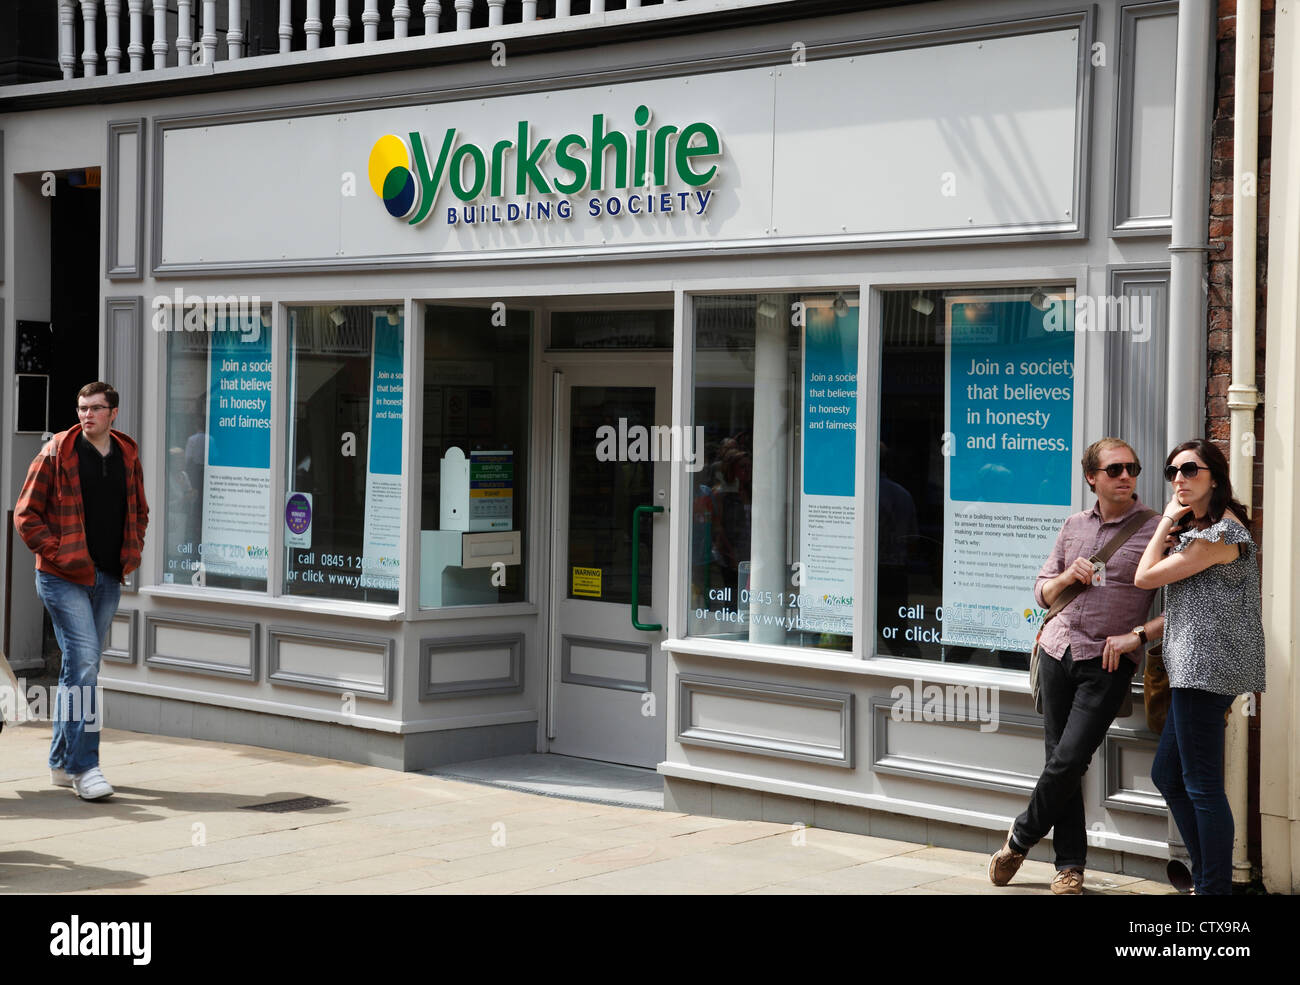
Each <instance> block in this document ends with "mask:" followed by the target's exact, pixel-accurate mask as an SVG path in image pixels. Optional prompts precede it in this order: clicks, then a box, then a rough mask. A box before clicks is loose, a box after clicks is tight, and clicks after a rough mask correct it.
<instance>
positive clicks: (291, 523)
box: [284, 493, 311, 547]
mask: <svg viewBox="0 0 1300 985" xmlns="http://www.w3.org/2000/svg"><path fill="white" fill-rule="evenodd" d="M284 546H285V547H311V493H289V495H288V496H287V497H286V499H285V502H284Z"/></svg>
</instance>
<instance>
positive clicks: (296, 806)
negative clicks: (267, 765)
mask: <svg viewBox="0 0 1300 985" xmlns="http://www.w3.org/2000/svg"><path fill="white" fill-rule="evenodd" d="M335 803H336V801H333V800H324V799H322V798H320V797H294V798H293V799H292V800H273V801H271V802H270V803H269V804H248V805H247V806H244V807H241V808H240V810H241V811H270V812H271V813H272V814H287V813H288V812H290V811H310V810H314V809H315V808H317V807H332V806H333V805H334V804H335Z"/></svg>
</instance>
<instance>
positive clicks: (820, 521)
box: [797, 305, 858, 636]
mask: <svg viewBox="0 0 1300 985" xmlns="http://www.w3.org/2000/svg"><path fill="white" fill-rule="evenodd" d="M804 316H805V324H804V344H803V352H804V356H803V415H802V418H803V480H802V481H803V496H802V497H800V504H799V548H800V550H799V558H800V560H801V561H802V562H803V575H804V577H803V585H802V587H801V588H800V589H799V591H798V596H797V598H798V600H799V605H800V609H799V613H798V615H799V625H798V628H800V629H803V630H805V631H808V632H815V633H835V634H838V635H842V636H851V635H852V634H853V557H854V552H853V545H854V533H853V527H854V523H855V520H856V517H857V509H856V506H855V502H854V475H855V470H856V464H857V427H858V424H857V421H858V309H857V307H856V306H850V307H849V308H847V309H846V310H845V312H844V314H843V315H838V314H836V313H835V309H834V308H833V307H831V306H826V307H819V306H818V307H814V306H812V305H809V306H808V307H807V308H806V310H805V312H804Z"/></svg>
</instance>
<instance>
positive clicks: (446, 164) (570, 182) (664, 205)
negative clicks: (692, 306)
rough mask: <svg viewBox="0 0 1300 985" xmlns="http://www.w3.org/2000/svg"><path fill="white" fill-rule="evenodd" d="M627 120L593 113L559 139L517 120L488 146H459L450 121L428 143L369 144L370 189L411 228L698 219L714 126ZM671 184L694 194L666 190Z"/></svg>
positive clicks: (642, 111) (713, 151)
mask: <svg viewBox="0 0 1300 985" xmlns="http://www.w3.org/2000/svg"><path fill="white" fill-rule="evenodd" d="M634 119H635V122H636V127H637V128H636V129H635V130H634V131H633V132H631V133H624V132H622V131H620V130H617V129H614V128H612V127H611V126H610V124H609V122H608V120H607V119H606V116H605V114H603V113H596V114H595V115H593V116H592V117H591V125H590V127H589V128H584V129H583V130H582V131H580V132H575V133H566V134H564V135H562V136H557V137H552V136H545V135H542V134H540V133H539V132H538V128H537V127H535V126H534V125H533V124H532V123H531V122H530V121H528V120H521V121H519V124H518V127H517V129H516V130H515V133H514V139H511V138H509V137H504V138H501V139H499V140H496V141H494V142H492V143H491V144H490V145H488V144H483V145H479V144H477V143H473V142H472V141H463V142H462V141H461V140H460V139H459V135H458V132H457V130H456V128H455V127H448V128H447V129H446V130H445V131H444V132H443V134H442V135H441V137H440V138H439V139H437V140H436V141H435V143H434V144H431V145H426V142H425V136H424V134H422V133H420V132H419V131H411V132H410V133H408V134H407V135H406V137H400V136H398V135H397V134H392V133H390V134H385V135H384V136H382V137H380V138H379V139H378V140H377V141H375V144H374V146H373V147H372V148H371V149H370V160H369V162H368V167H367V172H368V175H369V178H370V187H371V189H372V190H373V191H374V193H375V194H376V195H378V196H379V198H380V199H382V200H383V203H384V207H385V208H386V209H387V210H388V214H389V215H391V216H393V217H394V218H395V219H405V220H406V221H407V222H408V223H409V224H410V225H412V226H415V225H419V224H420V223H422V222H424V221H425V220H426V219H428V218H429V217H430V216H431V215H437V216H438V220H439V221H445V222H446V224H447V225H449V226H455V225H458V224H461V223H465V224H470V225H472V224H475V223H487V222H507V223H514V222H551V221H555V220H568V219H571V218H573V217H574V215H575V214H585V215H587V216H590V217H592V218H600V217H601V216H602V215H608V216H618V215H620V214H626V215H628V216H652V215H655V214H659V215H664V214H667V213H674V212H685V213H687V214H691V215H697V216H699V215H703V214H704V213H705V212H706V211H707V210H708V207H709V202H710V200H711V199H712V198H713V192H712V191H711V190H699V189H700V187H701V186H703V185H707V184H708V183H709V182H710V181H712V180H713V178H714V177H715V176H716V175H717V173H718V165H717V164H716V163H710V161H711V160H715V159H717V158H718V157H720V156H721V154H722V143H721V141H720V139H719V137H718V131H717V130H716V129H715V128H714V127H712V126H711V125H709V124H708V123H702V122H695V123H690V124H688V125H686V126H684V127H680V128H679V127H677V126H675V125H673V124H671V123H664V124H661V125H658V126H654V127H651V112H650V108H649V107H648V106H644V105H642V106H638V107H637V108H636V111H635V113H634ZM435 147H436V149H434V148H435ZM674 181H675V183H678V184H680V185H683V186H685V187H686V188H687V189H693V191H692V190H687V191H677V192H676V193H673V192H670V191H666V190H665V189H666V187H667V186H668V185H669V184H670V182H674ZM444 189H445V190H446V192H447V193H448V194H446V195H443V191H444ZM440 196H441V197H442V199H443V202H444V203H446V204H445V207H443V208H439V207H438V206H439V198H440ZM542 196H545V197H542ZM558 196H564V197H558ZM569 196H580V197H581V200H577V199H575V198H571V197H569Z"/></svg>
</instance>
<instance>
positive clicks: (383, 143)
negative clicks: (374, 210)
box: [370, 133, 420, 219]
mask: <svg viewBox="0 0 1300 985" xmlns="http://www.w3.org/2000/svg"><path fill="white" fill-rule="evenodd" d="M370 187H371V188H373V189H374V192H375V194H376V195H378V196H379V197H380V198H382V199H383V200H384V208H386V209H388V214H389V215H391V216H393V217H394V218H396V219H404V218H406V217H407V216H408V215H410V214H411V212H412V211H414V209H415V204H416V199H417V198H418V193H419V190H420V185H419V182H417V181H416V180H415V175H413V174H411V153H410V151H409V150H408V149H407V147H406V141H404V140H403V139H402V138H401V137H397V136H394V135H393V134H391V133H389V134H385V135H384V136H382V137H380V138H379V139H378V140H376V141H375V146H374V147H372V148H370Z"/></svg>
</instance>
